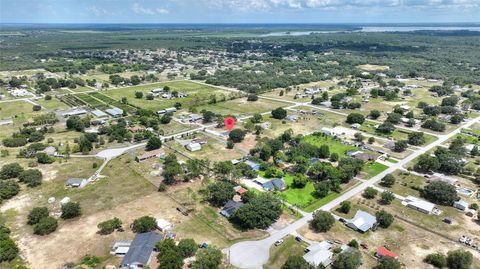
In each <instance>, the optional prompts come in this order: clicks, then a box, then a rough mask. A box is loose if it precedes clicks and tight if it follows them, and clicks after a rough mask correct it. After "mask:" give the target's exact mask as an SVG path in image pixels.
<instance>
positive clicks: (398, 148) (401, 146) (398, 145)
mask: <svg viewBox="0 0 480 269" xmlns="http://www.w3.org/2000/svg"><path fill="white" fill-rule="evenodd" d="M407 148H408V142H407V141H405V140H400V141H397V142H395V145H394V146H393V151H395V152H404V151H405V150H406V149H407Z"/></svg>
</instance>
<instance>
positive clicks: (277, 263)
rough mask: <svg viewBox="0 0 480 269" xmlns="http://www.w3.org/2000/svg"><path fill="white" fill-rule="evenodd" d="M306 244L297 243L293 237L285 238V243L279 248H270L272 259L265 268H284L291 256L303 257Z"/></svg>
mask: <svg viewBox="0 0 480 269" xmlns="http://www.w3.org/2000/svg"><path fill="white" fill-rule="evenodd" d="M306 247H307V245H306V243H300V242H297V241H295V238H294V237H293V236H291V235H289V236H286V237H285V238H283V243H282V244H281V245H279V246H272V247H271V248H270V259H269V260H268V263H267V264H265V266H264V267H263V268H265V269H276V268H280V267H282V265H283V264H284V263H285V261H287V259H288V257H290V256H294V255H297V256H303V254H305V253H304V251H305V248H306Z"/></svg>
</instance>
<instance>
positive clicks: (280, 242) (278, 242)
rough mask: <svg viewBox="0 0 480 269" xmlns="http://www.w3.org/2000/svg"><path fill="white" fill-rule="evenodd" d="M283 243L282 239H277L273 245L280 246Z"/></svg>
mask: <svg viewBox="0 0 480 269" xmlns="http://www.w3.org/2000/svg"><path fill="white" fill-rule="evenodd" d="M282 243H283V239H280V240H277V241H276V242H275V246H280V245H281V244H282Z"/></svg>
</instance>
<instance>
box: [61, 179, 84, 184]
mask: <svg viewBox="0 0 480 269" xmlns="http://www.w3.org/2000/svg"><path fill="white" fill-rule="evenodd" d="M84 180H85V179H83V178H69V179H68V180H67V182H66V183H65V185H67V186H80V185H82V182H83V181H84Z"/></svg>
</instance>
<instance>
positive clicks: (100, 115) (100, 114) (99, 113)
mask: <svg viewBox="0 0 480 269" xmlns="http://www.w3.org/2000/svg"><path fill="white" fill-rule="evenodd" d="M91 112H92V114H93V115H94V116H95V117H97V118H99V119H101V118H107V117H108V115H107V113H105V112H103V111H101V110H98V109H95V110H92V111H91Z"/></svg>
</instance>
